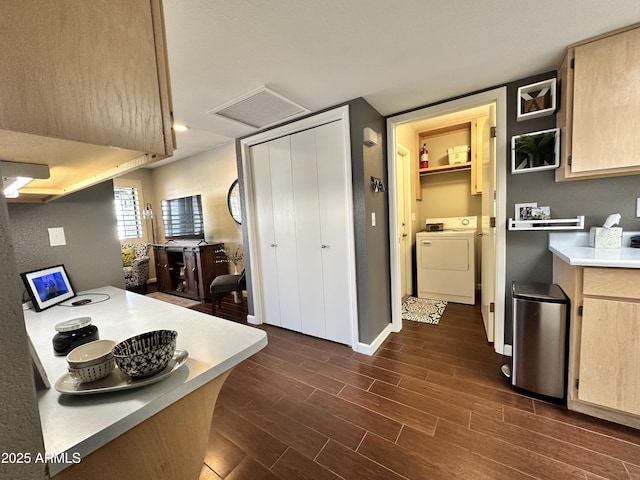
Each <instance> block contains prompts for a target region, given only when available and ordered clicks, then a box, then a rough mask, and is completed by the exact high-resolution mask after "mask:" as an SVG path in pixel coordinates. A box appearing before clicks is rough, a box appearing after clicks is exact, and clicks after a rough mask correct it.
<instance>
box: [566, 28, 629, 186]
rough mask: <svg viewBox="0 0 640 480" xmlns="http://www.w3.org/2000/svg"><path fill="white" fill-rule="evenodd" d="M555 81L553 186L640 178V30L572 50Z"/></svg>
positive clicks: (603, 37)
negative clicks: (557, 156)
mask: <svg viewBox="0 0 640 480" xmlns="http://www.w3.org/2000/svg"><path fill="white" fill-rule="evenodd" d="M558 77H559V83H560V109H559V111H558V116H557V123H558V127H559V128H560V129H561V135H560V138H561V142H562V144H561V164H560V168H558V169H557V170H556V181H563V180H576V179H581V178H598V177H608V176H616V175H632V174H638V173H640V154H639V152H640V135H638V132H639V131H640V114H639V112H640V82H638V79H639V78H640V25H634V26H632V27H628V28H626V29H623V30H619V31H616V32H613V33H611V34H609V35H603V36H601V37H598V38H595V39H592V40H588V41H585V42H581V43H579V44H576V45H572V46H570V47H569V48H568V49H567V52H566V55H565V58H564V60H563V63H562V65H561V67H560V70H559V72H558Z"/></svg>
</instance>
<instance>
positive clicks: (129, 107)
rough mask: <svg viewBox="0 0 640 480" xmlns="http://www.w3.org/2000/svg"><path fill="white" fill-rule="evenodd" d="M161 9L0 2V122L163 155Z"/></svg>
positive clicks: (121, 3)
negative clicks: (3, 41) (1, 41)
mask: <svg viewBox="0 0 640 480" xmlns="http://www.w3.org/2000/svg"><path fill="white" fill-rule="evenodd" d="M160 8H161V7H160V4H158V2H157V0H153V1H151V2H150V1H149V0H135V1H134V0H110V1H108V2H41V1H38V0H22V1H20V2H6V3H4V4H3V9H2V16H3V17H4V19H5V20H6V21H3V22H2V30H3V38H7V39H9V40H8V41H10V45H5V47H6V48H5V49H4V56H3V66H2V71H3V72H4V73H0V90H2V91H4V92H12V94H11V95H8V96H5V97H4V98H3V105H2V109H1V110H0V125H2V126H3V129H5V130H11V131H15V132H22V133H30V134H34V135H39V136H43V137H54V138H59V139H66V140H73V141H77V142H83V143H87V144H93V145H107V146H117V147H120V148H124V149H130V150H135V151H141V152H149V153H152V152H153V153H159V154H164V153H169V154H170V153H171V147H170V145H171V143H172V142H169V144H165V135H166V136H167V137H170V136H171V131H170V130H165V127H166V125H165V118H166V119H168V118H169V116H170V112H169V108H170V106H169V100H168V90H167V88H168V82H167V75H166V72H160V71H159V68H161V67H166V65H165V58H164V55H165V53H164V38H163V26H162V24H161V22H160V21H159V20H158V18H157V17H158V16H159V17H160V19H161V10H160ZM156 22H159V23H156ZM156 42H159V45H157V43H156ZM157 47H159V48H157ZM163 90H164V92H163ZM161 92H162V93H161ZM167 140H168V138H167Z"/></svg>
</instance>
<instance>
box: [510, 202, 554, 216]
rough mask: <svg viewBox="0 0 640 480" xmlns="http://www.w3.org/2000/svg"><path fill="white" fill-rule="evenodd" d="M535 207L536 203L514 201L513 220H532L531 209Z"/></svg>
mask: <svg viewBox="0 0 640 480" xmlns="http://www.w3.org/2000/svg"><path fill="white" fill-rule="evenodd" d="M537 207H538V204H537V203H516V206H515V212H514V214H515V215H514V217H513V218H514V220H533V213H532V210H533V209H534V208H537ZM547 208H548V207H547Z"/></svg>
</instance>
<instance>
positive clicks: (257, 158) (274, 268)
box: [251, 143, 281, 326]
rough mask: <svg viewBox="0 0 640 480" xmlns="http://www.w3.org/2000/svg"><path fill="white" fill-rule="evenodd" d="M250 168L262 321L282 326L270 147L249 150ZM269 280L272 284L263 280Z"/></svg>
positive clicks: (261, 146) (256, 147)
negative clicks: (262, 307)
mask: <svg viewBox="0 0 640 480" xmlns="http://www.w3.org/2000/svg"><path fill="white" fill-rule="evenodd" d="M251 162H252V165H251V169H252V173H253V188H254V192H255V198H257V199H259V201H257V202H256V204H255V208H256V219H257V222H256V232H257V235H256V236H257V243H258V254H259V259H256V262H255V263H256V267H257V268H256V270H257V269H258V268H259V271H260V276H261V277H262V279H263V281H262V282H261V285H262V292H261V293H262V303H263V305H264V309H263V312H262V313H263V315H264V318H263V319H262V320H263V321H264V322H265V323H269V324H271V325H277V326H280V325H281V321H280V293H279V288H278V282H277V281H276V279H277V278H278V262H277V259H276V248H275V247H272V245H275V244H276V236H275V230H274V226H273V200H272V198H271V166H270V162H269V144H268V143H262V144H260V145H256V146H254V147H251ZM267 279H271V281H265V280H267Z"/></svg>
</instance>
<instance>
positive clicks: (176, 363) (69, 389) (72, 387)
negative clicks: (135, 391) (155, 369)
mask: <svg viewBox="0 0 640 480" xmlns="http://www.w3.org/2000/svg"><path fill="white" fill-rule="evenodd" d="M188 357H189V352H187V351H186V350H182V349H179V348H177V349H176V351H175V353H174V354H173V358H172V359H171V360H169V364H168V365H167V367H166V368H165V369H164V370H162V371H161V372H159V373H156V374H155V375H153V376H151V377H147V378H141V379H139V380H136V379H134V378H131V377H130V376H128V375H125V374H124V373H122V372H121V371H120V370H119V369H118V367H116V368H115V370H114V371H113V372H111V373H110V374H109V375H108V376H106V377H104V378H102V379H100V380H97V381H95V382H90V383H79V382H78V381H77V380H75V379H73V378H72V377H71V375H69V374H68V373H65V374H64V375H63V376H62V377H60V379H59V380H58V381H57V382H56V385H55V388H56V390H57V391H58V392H60V393H66V394H68V395H90V394H94V393H106V392H115V391H119V390H128V389H131V388H139V387H144V386H145V385H150V384H152V383H156V382H159V381H160V380H163V379H165V378H167V377H168V376H169V375H171V374H172V373H173V372H175V371H176V370H178V369H179V368H180V367H182V366H183V365H184V364H185V362H186V361H187V358H188Z"/></svg>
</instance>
